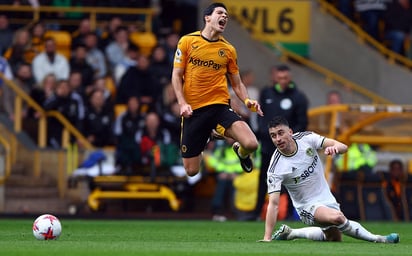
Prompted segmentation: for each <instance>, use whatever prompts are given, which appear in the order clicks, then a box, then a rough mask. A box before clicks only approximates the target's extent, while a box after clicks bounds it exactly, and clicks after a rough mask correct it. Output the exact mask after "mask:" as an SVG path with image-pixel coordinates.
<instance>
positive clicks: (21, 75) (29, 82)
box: [3, 63, 34, 121]
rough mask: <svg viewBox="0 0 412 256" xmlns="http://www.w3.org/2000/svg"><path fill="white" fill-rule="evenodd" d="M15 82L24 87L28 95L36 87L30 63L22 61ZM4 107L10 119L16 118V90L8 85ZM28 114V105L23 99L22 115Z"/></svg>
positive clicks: (5, 91)
mask: <svg viewBox="0 0 412 256" xmlns="http://www.w3.org/2000/svg"><path fill="white" fill-rule="evenodd" d="M13 82H14V83H15V84H16V85H17V86H18V87H19V88H20V89H22V90H23V91H24V92H25V93H27V94H28V95H29V94H30V92H31V90H32V89H33V87H34V79H33V75H32V72H31V66H30V64H28V63H21V64H19V66H18V67H17V71H16V75H15V76H14V79H13ZM3 97H4V101H3V102H4V109H5V111H6V113H7V115H8V116H9V118H10V120H13V121H14V120H15V116H14V103H15V100H16V94H15V92H14V91H13V90H12V89H11V88H9V87H8V86H5V87H4V95H3ZM26 116H27V106H26V104H25V102H24V101H23V108H22V117H23V118H26Z"/></svg>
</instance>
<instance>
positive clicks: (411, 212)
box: [403, 174, 412, 220]
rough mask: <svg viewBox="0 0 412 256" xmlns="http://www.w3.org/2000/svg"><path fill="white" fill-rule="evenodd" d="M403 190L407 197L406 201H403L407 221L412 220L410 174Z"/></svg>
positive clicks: (411, 175) (411, 184) (411, 179)
mask: <svg viewBox="0 0 412 256" xmlns="http://www.w3.org/2000/svg"><path fill="white" fill-rule="evenodd" d="M403 190H404V195H405V200H403V202H404V207H403V209H404V210H405V211H406V212H405V216H406V218H405V220H412V210H411V209H412V208H411V207H412V174H408V177H407V179H406V182H405V185H404V188H403Z"/></svg>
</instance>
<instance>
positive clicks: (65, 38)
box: [45, 30, 72, 59]
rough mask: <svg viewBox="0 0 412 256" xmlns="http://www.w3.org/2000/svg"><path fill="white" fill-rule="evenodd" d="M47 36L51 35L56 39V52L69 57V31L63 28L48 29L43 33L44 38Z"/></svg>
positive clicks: (70, 38) (70, 39) (70, 42)
mask: <svg viewBox="0 0 412 256" xmlns="http://www.w3.org/2000/svg"><path fill="white" fill-rule="evenodd" d="M47 37H52V38H53V39H54V40H55V41H56V48H57V49H56V50H57V52H58V53H60V54H63V55H64V56H65V57H66V58H67V59H70V56H71V44H72V37H71V35H70V33H69V32H67V31H63V30H59V31H57V30H48V31H46V33H45V38H47Z"/></svg>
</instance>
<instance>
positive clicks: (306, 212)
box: [297, 203, 340, 226]
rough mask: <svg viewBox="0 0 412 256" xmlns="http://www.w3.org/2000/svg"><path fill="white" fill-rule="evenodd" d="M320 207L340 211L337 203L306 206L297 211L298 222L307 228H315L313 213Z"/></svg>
mask: <svg viewBox="0 0 412 256" xmlns="http://www.w3.org/2000/svg"><path fill="white" fill-rule="evenodd" d="M320 206H325V207H328V208H332V209H335V210H338V211H340V206H339V204H338V203H330V204H321V203H315V204H308V205H305V206H303V207H301V208H299V209H297V212H298V214H299V217H300V220H301V221H302V222H303V223H305V224H306V225H309V226H317V224H316V221H315V212H316V209H318V208H319V207H320Z"/></svg>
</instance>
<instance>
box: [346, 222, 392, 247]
mask: <svg viewBox="0 0 412 256" xmlns="http://www.w3.org/2000/svg"><path fill="white" fill-rule="evenodd" d="M338 229H339V230H340V231H341V232H342V233H343V234H345V235H348V236H350V237H353V238H356V239H361V240H365V241H369V242H382V241H381V240H382V239H385V238H384V237H383V236H378V235H375V234H372V233H371V232H369V231H368V230H366V229H365V228H364V227H363V226H362V225H361V224H359V223H358V222H356V221H353V220H346V222H345V223H344V224H342V225H340V226H338Z"/></svg>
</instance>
